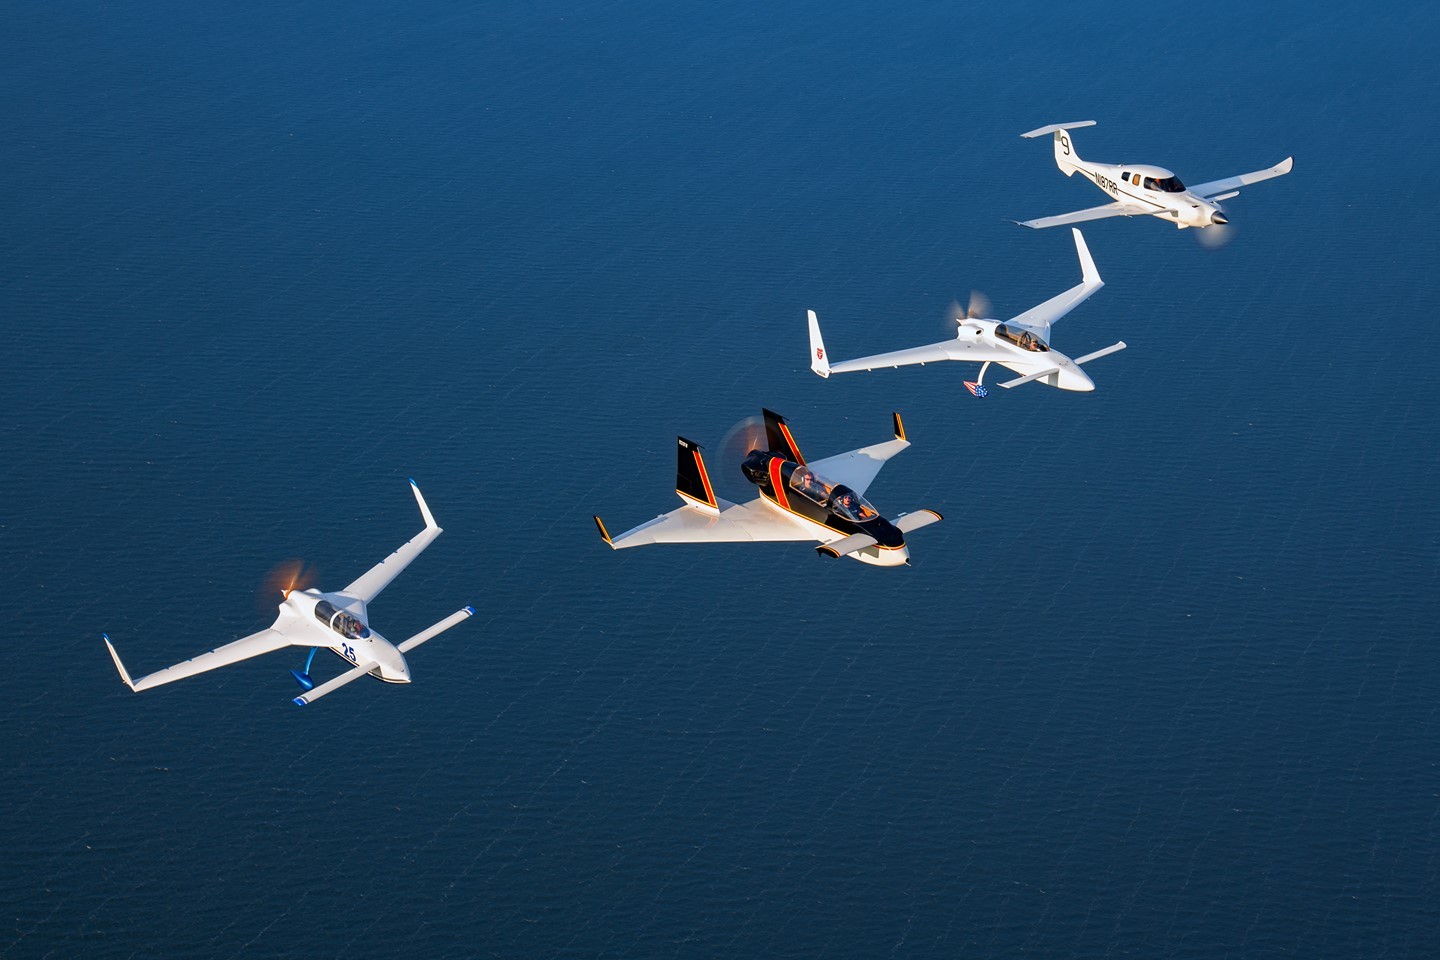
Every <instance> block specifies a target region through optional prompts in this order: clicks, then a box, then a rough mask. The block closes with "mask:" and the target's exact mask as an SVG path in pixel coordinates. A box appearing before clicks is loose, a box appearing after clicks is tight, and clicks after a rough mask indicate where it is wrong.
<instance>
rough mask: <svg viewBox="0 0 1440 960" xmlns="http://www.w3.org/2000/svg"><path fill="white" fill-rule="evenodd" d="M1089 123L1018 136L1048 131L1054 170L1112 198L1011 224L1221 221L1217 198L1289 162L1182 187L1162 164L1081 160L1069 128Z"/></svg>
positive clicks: (1283, 169)
mask: <svg viewBox="0 0 1440 960" xmlns="http://www.w3.org/2000/svg"><path fill="white" fill-rule="evenodd" d="M1093 126H1095V121H1094V120H1079V121H1076V122H1075V123H1052V124H1050V125H1049V126H1047V127H1040V128H1038V129H1036V130H1031V131H1030V132H1028V133H1022V134H1020V136H1022V137H1025V138H1026V139H1034V138H1035V137H1043V136H1044V135H1045V134H1047V133H1049V134H1054V137H1055V165H1056V166H1058V167H1059V168H1060V172H1061V173H1063V174H1065V176H1067V177H1073V176H1074V175H1075V174H1076V173H1079V174H1080V175H1081V176H1083V177H1085V178H1086V179H1087V180H1089V181H1090V182H1091V183H1093V184H1095V186H1097V187H1099V188H1100V190H1101V191H1102V192H1104V193H1106V194H1109V195H1110V196H1112V197H1114V198H1115V201H1114V202H1113V203H1107V204H1104V205H1102V206H1099V207H1091V208H1089V209H1088V210H1076V211H1075V212H1073V213H1062V214H1060V215H1059V216H1054V217H1040V218H1039V219H1037V220H1016V221H1015V222H1016V223H1018V224H1020V226H1022V227H1031V228H1033V229H1036V230H1042V229H1044V228H1045V227H1058V226H1061V225H1063V224H1071V223H1082V222H1084V221H1086V220H1099V219H1101V218H1103V217H1137V216H1152V217H1159V218H1160V219H1162V220H1167V221H1169V222H1171V223H1173V224H1175V226H1176V227H1178V228H1180V229H1181V230H1184V229H1186V228H1187V227H1209V226H1223V225H1225V224H1227V223H1229V222H1230V220H1229V218H1227V217H1226V216H1225V209H1224V208H1223V207H1221V206H1220V201H1221V200H1228V199H1230V198H1231V197H1234V196H1238V195H1239V193H1240V188H1241V187H1245V186H1249V185H1250V184H1252V183H1260V182H1261V181H1262V180H1269V179H1272V178H1273V177H1281V176H1284V175H1285V174H1287V173H1289V172H1290V170H1291V169H1292V168H1293V167H1294V166H1295V158H1294V157H1286V158H1285V159H1284V160H1281V161H1280V162H1279V163H1277V164H1275V166H1273V167H1270V168H1268V169H1266V170H1256V171H1255V172H1253V173H1242V174H1240V175H1239V176H1238V177H1227V178H1225V179H1224V180H1212V181H1211V182H1210V183H1202V184H1200V185H1199V186H1198V187H1190V188H1189V189H1186V187H1185V185H1184V184H1183V183H1181V182H1180V179H1179V178H1178V177H1176V176H1175V174H1173V173H1171V172H1170V171H1169V170H1166V169H1165V168H1164V167H1156V166H1152V165H1150V164H1136V163H1129V164H1127V163H1091V162H1090V161H1088V160H1081V159H1080V155H1079V154H1077V153H1076V152H1075V143H1074V140H1073V138H1072V137H1071V135H1070V131H1071V130H1075V129H1078V128H1080V127H1093Z"/></svg>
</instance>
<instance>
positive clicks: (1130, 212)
mask: <svg viewBox="0 0 1440 960" xmlns="http://www.w3.org/2000/svg"><path fill="white" fill-rule="evenodd" d="M1155 212H1156V210H1155V209H1154V208H1153V207H1146V206H1141V205H1140V204H1138V203H1124V202H1122V201H1120V200H1116V201H1115V202H1114V203H1106V204H1101V205H1100V206H1098V207H1090V208H1088V209H1086V210H1076V211H1074V212H1073V213H1062V214H1059V215H1057V216H1053V217H1040V218H1039V219H1036V220H1016V221H1015V222H1016V223H1018V224H1020V226H1022V227H1029V228H1031V229H1032V230H1044V229H1045V228H1046V227H1059V226H1063V225H1064V224H1067V223H1084V222H1085V221H1087V220H1103V219H1104V218H1106V217H1138V216H1142V215H1144V214H1152V213H1155Z"/></svg>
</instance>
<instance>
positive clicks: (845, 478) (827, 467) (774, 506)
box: [595, 410, 940, 567]
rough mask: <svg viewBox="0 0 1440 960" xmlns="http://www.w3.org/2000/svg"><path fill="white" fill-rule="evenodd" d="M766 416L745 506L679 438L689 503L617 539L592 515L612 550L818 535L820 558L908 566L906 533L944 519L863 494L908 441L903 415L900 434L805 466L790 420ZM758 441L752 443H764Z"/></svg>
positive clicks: (748, 471)
mask: <svg viewBox="0 0 1440 960" xmlns="http://www.w3.org/2000/svg"><path fill="white" fill-rule="evenodd" d="M764 415H765V439H764V441H763V442H764V444H765V449H760V448H759V447H758V446H757V447H756V448H755V449H752V450H750V452H749V454H748V455H747V456H746V458H745V461H744V463H742V464H741V466H740V469H741V472H743V473H744V474H745V479H746V480H749V481H750V482H751V483H753V484H754V485H755V486H756V487H758V488H759V490H760V496H759V497H758V498H756V499H754V500H751V501H749V502H748V503H743V504H736V503H731V502H730V501H728V500H723V499H721V498H719V497H717V496H716V495H715V490H714V488H713V487H712V486H711V484H710V474H709V472H708V471H707V470H706V469H705V461H704V459H703V458H702V457H701V456H700V445H699V444H697V443H695V442H694V441H692V440H686V439H685V438H684V437H678V438H677V440H678V449H677V458H678V460H677V467H676V475H675V492H676V493H677V494H679V495H680V499H681V500H682V501H684V504H685V505H684V506H682V507H680V508H678V509H676V510H672V511H670V512H669V513H666V514H662V515H660V516H658V517H656V518H655V519H654V520H651V521H649V522H648V523H642V524H641V525H640V526H638V527H636V528H634V529H633V530H627V531H626V532H624V533H622V534H620V535H619V536H616V537H612V536H610V533H609V531H607V530H606V529H605V523H604V521H603V520H601V519H600V518H599V517H596V518H595V526H596V527H597V528H599V530H600V536H601V538H602V539H603V540H604V541H605V542H606V543H608V544H609V545H610V546H611V547H612V548H613V549H615V550H623V549H625V548H627V547H639V546H644V545H646V544H651V543H743V542H759V541H771V542H774V541H785V540H790V541H805V540H818V541H820V546H818V547H816V548H815V549H816V552H818V553H819V554H820V555H821V556H822V557H854V558H855V559H856V560H859V561H860V562H861V563H869V564H874V565H875V566H879V567H898V566H901V565H903V564H909V562H910V551H909V549H908V548H907V547H906V545H905V534H907V533H910V532H911V531H912V530H919V529H920V528H921V527H928V526H929V525H930V524H932V523H936V522H938V521H939V520H940V514H938V513H936V512H935V511H933V510H916V511H915V512H914V513H902V514H900V515H899V516H897V517H896V518H895V520H894V521H893V522H892V521H890V520H887V519H885V518H884V517H883V516H881V515H880V511H878V510H876V509H875V508H874V507H873V506H871V505H870V503H869V501H867V500H866V499H865V491H866V490H867V489H868V488H869V486H870V483H871V481H873V480H874V479H875V477H876V475H877V474H879V473H880V468H881V467H883V466H885V462H886V461H887V460H889V459H890V458H891V457H893V456H895V455H896V454H897V453H899V452H900V451H901V450H904V449H905V448H906V447H908V446H910V441H908V440H906V439H905V425H904V424H903V423H902V422H901V421H900V414H898V413H896V414H892V417H893V424H894V428H895V439H894V440H887V441H885V442H884V443H877V444H873V445H871V446H868V447H861V448H860V449H859V450H851V451H850V452H849V453H840V454H836V455H835V456H833V457H826V458H825V459H824V460H815V461H813V462H810V463H806V461H805V458H804V457H803V456H801V454H800V448H799V447H798V446H796V444H795V438H794V437H793V436H791V434H790V428H789V427H788V426H787V425H786V423H785V418H784V417H782V416H780V415H779V414H778V413H772V412H771V411H769V410H765V411H764ZM760 442H761V441H760V440H759V438H756V440H755V443H757V444H758V443H760Z"/></svg>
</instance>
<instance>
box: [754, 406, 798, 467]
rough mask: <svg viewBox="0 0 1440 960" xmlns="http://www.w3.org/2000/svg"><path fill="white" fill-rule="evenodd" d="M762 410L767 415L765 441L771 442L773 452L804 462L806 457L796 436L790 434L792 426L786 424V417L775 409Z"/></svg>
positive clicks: (787, 458)
mask: <svg viewBox="0 0 1440 960" xmlns="http://www.w3.org/2000/svg"><path fill="white" fill-rule="evenodd" d="M760 412H761V413H763V414H764V415H765V441H766V442H767V443H769V444H770V450H771V452H772V453H778V454H780V455H781V456H783V457H784V458H785V459H786V460H793V461H795V462H796V463H801V464H803V463H804V462H805V458H804V457H803V456H802V455H801V454H800V446H799V445H798V444H797V443H796V442H795V438H794V437H793V436H791V435H790V428H789V427H787V426H785V418H784V417H782V416H780V414H778V413H776V412H775V411H774V410H766V409H764V408H761V411H760Z"/></svg>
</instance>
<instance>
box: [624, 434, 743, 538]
mask: <svg viewBox="0 0 1440 960" xmlns="http://www.w3.org/2000/svg"><path fill="white" fill-rule="evenodd" d="M676 440H678V441H679V446H678V448H677V451H676V459H675V492H676V493H678V494H680V496H681V498H682V499H684V500H685V501H686V502H687V503H689V504H691V505H692V506H696V507H702V508H703V507H708V508H710V509H711V510H715V511H718V510H719V509H720V501H719V500H717V499H716V498H715V488H714V487H712V486H711V485H710V474H709V472H708V471H707V470H706V469H705V458H704V457H702V456H700V444H698V443H696V442H695V441H694V440H686V439H685V438H684V437H676ZM602 535H603V533H602Z"/></svg>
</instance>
